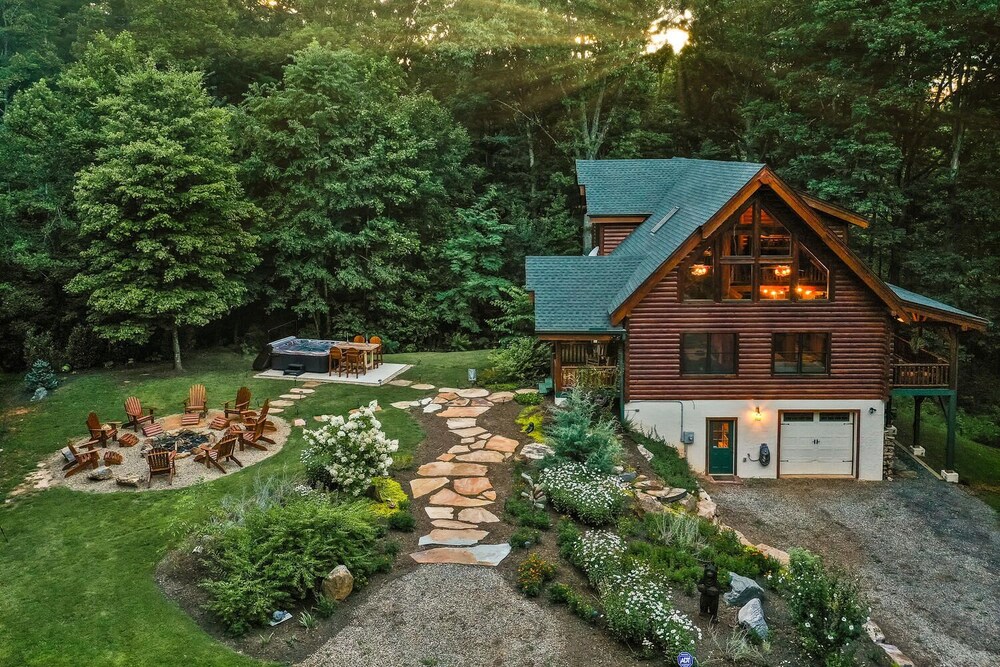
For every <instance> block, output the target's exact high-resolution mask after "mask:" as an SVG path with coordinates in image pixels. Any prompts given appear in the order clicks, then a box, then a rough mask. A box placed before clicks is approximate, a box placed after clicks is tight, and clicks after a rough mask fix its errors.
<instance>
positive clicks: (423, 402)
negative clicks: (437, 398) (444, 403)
mask: <svg viewBox="0 0 1000 667" xmlns="http://www.w3.org/2000/svg"><path fill="white" fill-rule="evenodd" d="M431 400H432V399H430V398H421V399H420V400H419V401H417V402H418V403H420V405H427V404H428V403H430V402H431Z"/></svg>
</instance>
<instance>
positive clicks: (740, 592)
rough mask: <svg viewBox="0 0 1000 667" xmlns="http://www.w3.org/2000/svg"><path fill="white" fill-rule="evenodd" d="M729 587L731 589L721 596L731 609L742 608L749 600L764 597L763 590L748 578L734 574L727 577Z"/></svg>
mask: <svg viewBox="0 0 1000 667" xmlns="http://www.w3.org/2000/svg"><path fill="white" fill-rule="evenodd" d="M729 585H730V587H731V588H732V590H730V591H729V592H728V593H726V594H724V595H723V596H722V599H724V600H725V601H726V604H728V605H730V606H731V607H742V606H743V605H745V604H746V603H748V602H750V600H754V599H760V598H763V597H764V589H763V588H761V587H760V586H759V585H757V582H756V581H754V580H753V579H750V578H749V577H742V576H740V575H738V574H736V573H735V572H733V573H731V574H730V575H729Z"/></svg>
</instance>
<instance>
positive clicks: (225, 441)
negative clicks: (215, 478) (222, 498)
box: [194, 433, 243, 475]
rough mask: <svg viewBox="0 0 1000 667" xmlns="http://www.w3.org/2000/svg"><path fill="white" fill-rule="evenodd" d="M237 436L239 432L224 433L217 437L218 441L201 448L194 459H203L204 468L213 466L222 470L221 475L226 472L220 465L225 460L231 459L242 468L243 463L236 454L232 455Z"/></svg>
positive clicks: (238, 436)
mask: <svg viewBox="0 0 1000 667" xmlns="http://www.w3.org/2000/svg"><path fill="white" fill-rule="evenodd" d="M239 438H240V434H239V433H232V434H229V435H225V436H223V437H222V438H219V441H218V442H216V443H215V444H214V445H212V446H211V447H209V448H207V449H205V448H202V450H201V454H199V455H198V456H196V457H194V460H195V461H204V462H205V467H206V468H209V467H211V466H215V467H216V468H218V469H219V470H220V471H221V472H222V474H223V475H225V474H226V469H225V468H223V467H222V464H223V463H225V462H226V461H232V462H233V463H235V464H236V465H238V466H239V467H241V468H242V467H243V464H242V463H240V460H239V459H238V458H236V456H234V454H235V453H236V442H237V440H239Z"/></svg>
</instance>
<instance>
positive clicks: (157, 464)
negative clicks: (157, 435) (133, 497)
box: [146, 447, 177, 489]
mask: <svg viewBox="0 0 1000 667" xmlns="http://www.w3.org/2000/svg"><path fill="white" fill-rule="evenodd" d="M176 456H177V452H173V451H171V450H169V449H164V448H163V447H154V448H152V449H151V450H149V451H148V452H146V464H147V465H149V481H148V482H147V483H146V488H147V489H148V488H149V487H151V486H152V485H153V475H166V476H167V483H168V484H170V485H171V486H173V484H174V475H176V474H177V467H176V466H175V464H174V458H175V457H176Z"/></svg>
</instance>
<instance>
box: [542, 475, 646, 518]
mask: <svg viewBox="0 0 1000 667" xmlns="http://www.w3.org/2000/svg"><path fill="white" fill-rule="evenodd" d="M539 483H540V484H541V485H542V486H543V487H544V488H545V491H546V493H548V496H549V502H551V503H552V506H553V507H554V508H556V510H558V511H559V512H562V513H564V514H570V515H572V516H574V517H576V518H577V519H579V520H580V521H582V522H583V523H585V524H587V525H590V526H602V525H605V524H608V523H611V522H612V521H614V519H615V517H617V516H618V515H620V514H621V513H622V512H624V511H625V508H626V506H627V504H628V499H629V497H630V496H629V491H628V485H627V484H624V483H623V482H621V481H620V480H619V479H618V478H617V477H615V476H614V475H607V474H604V473H601V472H597V471H596V470H594V469H592V468H589V467H588V466H586V465H584V464H582V463H576V462H566V463H557V464H556V465H553V466H551V467H548V468H546V469H545V470H543V471H542V473H541V475H540V477H539Z"/></svg>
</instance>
